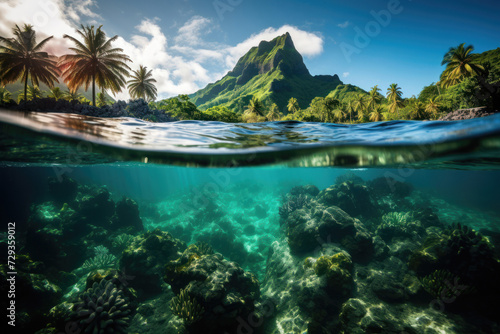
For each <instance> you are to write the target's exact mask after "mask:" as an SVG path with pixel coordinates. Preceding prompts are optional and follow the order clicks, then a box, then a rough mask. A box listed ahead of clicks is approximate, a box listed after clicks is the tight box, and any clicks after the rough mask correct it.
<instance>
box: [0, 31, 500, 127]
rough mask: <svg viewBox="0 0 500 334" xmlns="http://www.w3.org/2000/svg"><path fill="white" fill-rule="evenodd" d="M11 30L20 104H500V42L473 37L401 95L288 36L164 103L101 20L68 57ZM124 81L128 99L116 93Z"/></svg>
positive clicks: (350, 115) (370, 110)
mask: <svg viewBox="0 0 500 334" xmlns="http://www.w3.org/2000/svg"><path fill="white" fill-rule="evenodd" d="M12 33H13V36H12V37H5V36H0V106H1V107H4V108H8V109H14V110H38V111H53V112H69V113H77V114H85V115H91V116H101V117H119V116H130V117H136V118H142V119H145V120H149V121H153V122H163V121H172V120H204V121H222V122H265V121H292V120H293V121H305V122H332V123H333V122H334V123H365V122H379V121H388V120H437V119H439V118H440V117H443V116H444V115H446V114H448V113H449V112H452V111H455V110H458V109H465V108H478V107H485V108H483V109H482V110H481V111H482V114H483V115H488V114H490V113H492V112H496V111H498V110H500V48H497V49H494V50H490V51H486V52H483V53H480V54H476V53H473V51H474V47H473V46H472V45H466V44H465V43H462V44H460V45H458V46H455V47H450V48H449V50H448V51H447V52H446V53H445V54H444V56H443V59H442V65H443V66H445V69H444V71H443V72H442V74H441V76H440V80H439V82H437V83H431V84H429V85H428V86H425V87H423V89H422V90H421V92H420V93H419V94H418V96H411V97H409V98H403V97H402V95H403V92H402V89H401V87H399V85H398V84H397V83H393V84H391V85H390V86H389V87H388V88H387V89H385V90H383V89H381V88H380V87H378V85H375V86H373V87H372V88H371V90H369V91H365V90H363V89H361V88H359V87H357V86H354V85H350V84H347V83H343V82H342V81H341V80H340V79H339V77H338V75H333V76H332V75H316V76H312V75H311V74H310V73H309V71H308V69H307V68H306V66H305V64H304V62H303V59H302V56H301V54H300V53H299V52H298V51H297V50H296V48H295V46H294V43H293V41H292V38H291V36H290V34H289V33H286V34H284V35H282V36H278V37H276V38H274V39H273V40H271V41H262V42H261V43H260V44H259V45H258V46H256V47H253V48H251V49H250V50H249V51H248V52H247V53H246V54H245V55H244V56H243V57H241V58H240V59H239V61H238V62H237V64H236V66H235V67H234V69H233V70H232V71H230V72H228V73H227V74H226V75H225V76H224V77H223V78H221V79H220V80H218V81H217V82H215V83H212V84H209V85H207V86H206V87H205V88H203V89H201V90H199V91H197V92H195V93H194V94H191V95H186V94H184V95H178V96H177V97H172V98H167V99H163V100H156V97H157V89H156V87H155V82H156V80H155V79H154V78H153V76H152V71H151V70H148V68H147V67H144V66H142V65H140V67H139V69H138V70H136V71H132V70H131V68H130V67H129V65H128V63H130V62H132V60H131V59H130V58H129V57H128V56H127V55H126V54H124V53H123V50H122V49H120V48H114V47H113V42H114V41H115V40H116V39H117V38H118V36H113V37H112V38H109V39H108V38H107V36H106V34H105V33H104V31H103V30H102V26H99V27H97V28H96V27H95V26H83V25H82V26H81V29H80V30H77V37H73V36H70V35H64V38H67V39H68V40H70V41H71V42H72V43H73V44H74V46H73V47H72V48H70V50H71V51H72V52H73V53H72V54H67V55H63V56H61V57H56V56H54V55H51V54H49V53H47V52H45V51H44V47H45V46H46V44H47V42H48V41H49V40H50V39H52V38H53V36H51V37H48V38H46V39H44V40H42V41H40V42H38V41H37V38H36V31H35V30H34V29H33V27H32V26H30V25H24V26H22V27H19V26H18V25H16V26H15V27H13V30H12ZM125 87H126V88H127V89H128V91H129V93H130V96H131V98H132V100H130V101H129V103H125V102H123V101H118V102H115V101H114V100H113V99H112V98H111V96H110V95H109V94H108V92H109V93H112V94H115V93H118V92H120V91H122V89H124V88H125ZM89 89H90V92H89ZM475 116H478V115H477V114H474V117H475ZM479 116H481V115H479Z"/></svg>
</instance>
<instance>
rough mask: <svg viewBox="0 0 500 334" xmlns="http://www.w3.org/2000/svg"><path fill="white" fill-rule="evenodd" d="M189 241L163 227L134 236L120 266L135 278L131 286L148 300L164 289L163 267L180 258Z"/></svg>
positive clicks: (142, 297)
mask: <svg viewBox="0 0 500 334" xmlns="http://www.w3.org/2000/svg"><path fill="white" fill-rule="evenodd" d="M184 249H186V244H185V243H184V242H182V241H180V240H178V239H175V238H174V237H172V235H171V234H170V233H168V232H163V231H161V230H159V229H156V230H153V231H147V232H146V233H144V234H142V235H139V236H137V237H135V238H134V240H133V241H132V243H130V244H129V246H128V247H127V248H126V249H125V250H124V251H123V253H122V255H121V258H120V261H119V267H120V269H121V270H122V271H123V272H125V273H126V274H127V275H131V276H133V277H134V279H133V280H132V281H131V282H130V284H131V286H132V287H133V288H134V289H136V290H137V292H138V294H139V299H147V298H149V297H151V296H154V295H155V294H158V293H160V292H161V282H162V281H161V277H162V275H163V266H164V264H165V263H168V261H171V260H174V259H177V258H178V257H179V256H180V255H181V254H182V251H183V250H184Z"/></svg>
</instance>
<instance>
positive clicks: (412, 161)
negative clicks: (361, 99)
mask: <svg viewBox="0 0 500 334" xmlns="http://www.w3.org/2000/svg"><path fill="white" fill-rule="evenodd" d="M0 120H1V123H0V125H1V127H0V129H1V132H0V158H1V164H0V173H1V174H0V175H1V201H0V208H1V210H0V218H1V221H2V229H3V230H2V234H1V241H0V245H1V249H2V254H3V255H2V256H3V258H4V259H5V260H4V261H2V264H1V266H0V268H1V271H0V272H1V275H2V285H1V289H2V295H3V297H2V309H3V310H4V312H5V313H7V321H14V322H15V330H14V331H12V329H9V330H11V332H19V333H37V334H48V333H51V334H52V333H57V334H60V333H94V334H103V333H130V334H133V333H143V334H147V333H151V334H153V333H216V334H219V333H231V334H232V333H235V334H236V333H244V334H247V333H263V334H264V333H265V334H278V333H285V334H288V333H290V334H291V333H301V334H302V333H309V334H313V333H314V334H317V333H343V334H358V333H359V334H361V333H394V334H420V333H425V334H445V333H446V334H449V333H457V334H458V333H464V334H466V333H467V334H470V333H500V322H499V319H498V314H499V310H500V308H499V306H498V305H499V304H498V298H499V296H500V284H499V283H498V282H499V280H498V279H499V277H500V205H499V200H500V192H499V189H500V169H499V168H498V167H499V166H500V164H498V155H499V153H500V151H499V148H498V147H499V145H498V143H499V139H500V118H499V117H498V116H489V117H484V118H481V119H472V120H468V121H461V122H436V121H430V122H412V121H393V122H383V123H373V124H359V125H338V124H322V125H320V124H315V123H301V122H267V123H258V124H225V123H220V122H203V123H202V122H197V121H183V122H174V123H158V124H153V125H151V124H149V123H147V122H143V121H141V120H138V119H132V118H118V119H103V118H95V117H88V116H81V115H70V114H51V113H13V114H9V113H8V112H2V114H1V115H0ZM186 134H188V135H186ZM118 138H119V140H118ZM6 297H7V298H6ZM12 315H13V316H12ZM9 317H10V318H9Z"/></svg>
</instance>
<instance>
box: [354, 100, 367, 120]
mask: <svg viewBox="0 0 500 334" xmlns="http://www.w3.org/2000/svg"><path fill="white" fill-rule="evenodd" d="M354 110H355V111H356V112H357V113H358V120H359V121H361V122H362V121H363V120H364V118H365V113H364V112H365V110H366V101H365V97H364V96H363V95H361V94H358V95H357V96H356V98H355V99H354Z"/></svg>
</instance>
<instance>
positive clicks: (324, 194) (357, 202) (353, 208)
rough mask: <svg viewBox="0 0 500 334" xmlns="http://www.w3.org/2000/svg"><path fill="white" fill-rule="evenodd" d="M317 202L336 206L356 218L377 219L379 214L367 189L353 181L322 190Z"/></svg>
mask: <svg viewBox="0 0 500 334" xmlns="http://www.w3.org/2000/svg"><path fill="white" fill-rule="evenodd" d="M317 198H318V202H319V203H321V204H324V205H327V206H338V207H340V208H342V210H344V211H345V212H347V213H348V214H349V215H350V216H352V217H356V218H364V219H368V218H373V217H378V215H379V212H378V210H377V208H376V205H375V201H374V199H373V197H372V195H371V194H370V191H369V188H368V187H367V186H365V185H364V184H358V183H354V182H353V181H347V182H343V183H341V184H338V185H334V186H331V187H329V188H327V189H325V190H322V191H321V192H320V193H319V194H318V196H317Z"/></svg>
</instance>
